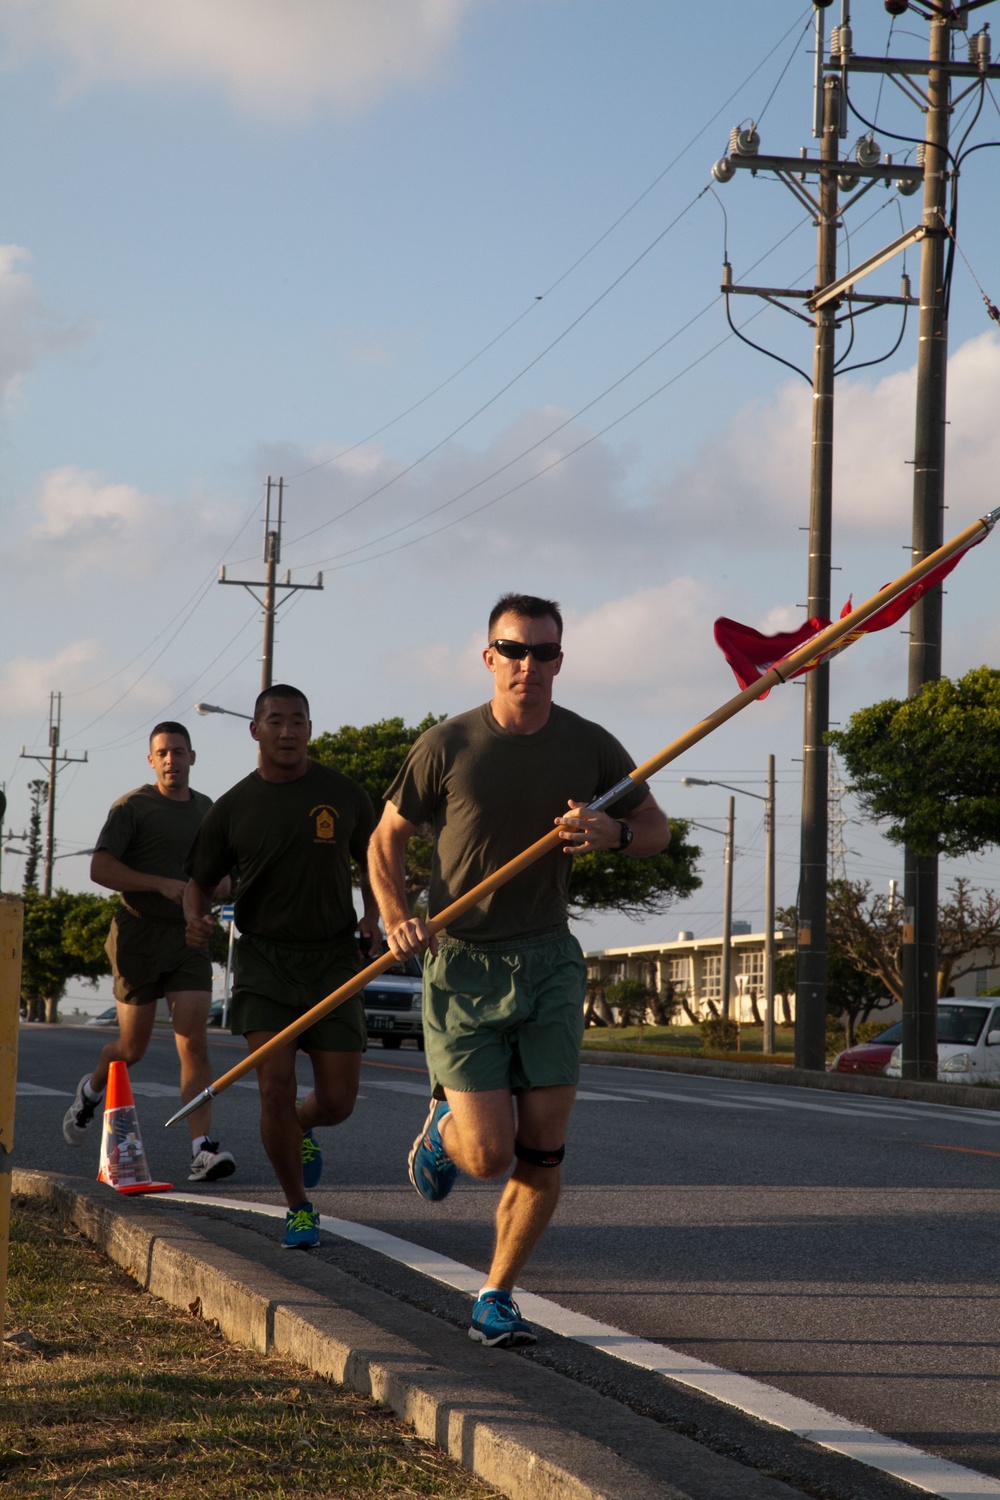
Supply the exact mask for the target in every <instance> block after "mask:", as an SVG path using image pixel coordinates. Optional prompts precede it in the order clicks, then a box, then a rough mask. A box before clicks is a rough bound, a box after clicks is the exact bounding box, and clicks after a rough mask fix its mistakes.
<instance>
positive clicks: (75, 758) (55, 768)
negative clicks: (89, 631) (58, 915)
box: [21, 693, 87, 896]
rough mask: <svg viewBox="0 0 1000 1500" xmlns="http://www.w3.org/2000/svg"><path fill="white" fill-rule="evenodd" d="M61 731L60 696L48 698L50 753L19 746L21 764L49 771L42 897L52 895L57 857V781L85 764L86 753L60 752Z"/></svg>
mask: <svg viewBox="0 0 1000 1500" xmlns="http://www.w3.org/2000/svg"><path fill="white" fill-rule="evenodd" d="M61 728H62V693H50V694H49V749H48V753H47V754H46V755H36V754H35V753H34V751H31V750H25V748H24V746H23V745H22V746H21V759H22V760H37V761H40V762H41V764H42V765H43V766H47V768H48V773H49V774H48V792H47V798H48V808H47V816H46V820H45V854H44V856H43V860H42V895H43V896H51V895H52V866H53V864H54V862H55V857H56V777H57V776H58V774H59V772H60V771H61V770H62V768H63V767H64V766H67V765H72V764H74V763H75V764H77V765H83V764H85V763H86V760H87V752H86V750H85V751H84V752H83V754H82V755H68V754H67V753H66V751H65V750H63V751H62V753H60V751H59V735H60V731H61Z"/></svg>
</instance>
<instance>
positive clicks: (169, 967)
mask: <svg viewBox="0 0 1000 1500" xmlns="http://www.w3.org/2000/svg"><path fill="white" fill-rule="evenodd" d="M179 909H180V908H178V910H179ZM104 951H105V952H106V953H107V955H108V958H109V959H110V960H111V973H112V975H113V976H114V996H115V999H116V1000H117V1001H118V1002H119V1003H120V1004H121V1005H155V1004H156V1002H157V1000H159V999H160V997H161V995H176V994H178V993H179V992H180V991H181V990H193V991H195V992H197V993H204V994H205V995H207V997H208V998H209V1000H210V999H211V996H212V960H211V959H210V958H209V956H208V953H207V951H206V950H203V949H199V948H189V947H188V945H187V943H186V942H185V941H184V923H183V922H158V921H155V920H154V919H152V918H149V917H137V916H135V915H134V914H133V913H132V912H130V911H126V910H119V911H118V912H116V914H115V917H114V920H113V921H112V923H111V931H110V932H109V933H108V940H107V942H106V943H105V945H104Z"/></svg>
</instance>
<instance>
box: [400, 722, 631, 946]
mask: <svg viewBox="0 0 1000 1500" xmlns="http://www.w3.org/2000/svg"><path fill="white" fill-rule="evenodd" d="M634 768H635V762H634V761H633V760H632V758H631V756H630V755H629V754H628V752H627V751H626V750H625V749H624V747H623V746H622V745H620V744H619V743H618V741H617V740H616V739H615V737H614V735H612V734H609V733H608V731H607V730H606V729H602V728H601V726H600V725H599V724H593V723H591V722H590V720H589V719H582V718H581V717H580V716H579V714H574V713H572V712H571V711H570V710H569V709H566V708H560V707H559V706H558V705H557V704H553V705H552V712H551V714H550V716H549V720H548V723H547V724H546V725H545V727H544V729H540V730H538V731H537V733H535V734H511V733H510V732H509V731H508V730H505V729H501V728H500V726H499V724H498V723H497V722H496V720H495V719H494V717H493V711H492V709H491V708H490V705H489V704H488V703H484V704H483V705H482V707H480V708H474V709H472V710H471V712H469V713H465V714H459V715H457V717H456V718H454V719H448V720H446V721H445V723H443V724H437V725H435V727H434V728H433V729H429V730H427V732H426V734H422V735H421V736H420V739H419V740H417V742H416V744H415V745H414V746H413V749H412V750H411V751H410V754H409V756H408V757H407V760H406V763H405V765H404V766H403V768H402V770H401V771H400V772H399V775H398V776H397V777H396V779H395V781H394V782H393V783H392V786H391V787H390V788H389V790H388V791H387V792H386V793H385V799H386V801H387V802H392V803H393V804H394V806H395V807H396V808H397V809H398V810H399V812H400V813H401V814H402V816H403V817H404V818H406V819H407V821H408V822H410V823H415V824H418V825H419V824H421V823H430V824H431V826H432V828H433V831H434V841H435V842H434V862H433V865H432V867H431V887H430V909H431V915H434V913H436V912H440V911H441V910H443V908H444V907H445V906H448V905H449V904H450V903H451V902H452V901H455V900H457V898H458V897H459V896H461V895H464V893H465V892H466V891H469V890H471V889H472V887H473V886H474V885H476V884H477V883H478V882H479V881H480V880H484V879H485V878H486V876H487V875H491V874H492V873H493V871H494V870H496V869H498V868H499V867H500V866H501V865H503V864H506V862H507V861H508V860H509V859H513V858H514V857H515V855H518V854H520V853H521V852H522V851H523V850H524V849H526V848H527V847H528V845H529V844H533V843H534V842H535V840H536V839H540V838H541V837H542V835H543V834H546V833H548V832H550V830H551V829H552V826H553V823H554V820H555V819H556V818H557V817H558V816H559V815H560V814H561V813H564V812H566V811H567V802H568V799H569V798H570V797H572V798H574V800H576V801H578V802H592V801H593V800H594V799H595V798H596V797H599V796H601V794H602V793H603V792H606V791H608V790H610V788H611V787H613V786H614V785H615V784H616V783H617V782H619V781H621V780H622V778H623V777H624V776H627V775H628V773H629V772H630V771H632V770H634ZM648 796H649V790H648V788H647V787H645V786H643V785H637V786H636V787H634V788H633V789H632V790H629V791H626V792H624V793H623V794H622V796H621V797H620V798H619V799H618V801H617V802H615V803H614V804H613V806H612V807H611V808H609V809H608V811H609V812H610V813H611V816H612V817H623V816H625V814H627V813H629V812H631V811H632V809H633V808H636V807H638V806H639V804H640V803H641V802H644V801H645V799H646V798H647V797H648ZM570 873H571V860H570V856H569V855H567V854H564V853H563V852H562V850H561V849H555V850H552V851H551V852H550V853H548V854H546V855H543V857H542V858H541V859H540V860H537V861H536V862H535V864H533V865H531V866H530V867H529V868H528V869H527V870H522V872H521V873H520V874H519V875H515V876H514V878H513V880H509V881H508V882H507V883H506V885H502V886H501V887H500V888H499V890H496V891H494V892H493V894H492V895H490V896H487V897H486V898H485V899H484V900H483V901H482V902H481V903H480V905H479V906H476V907H473V909H472V910H471V911H468V912H466V913H465V915H464V916H462V917H460V918H459V919H458V920H457V921H456V922H453V923H452V924H451V925H450V926H449V928H448V931H449V932H450V933H451V934H452V936H454V937H460V938H465V939H467V940H468V941H480V942H487V941H488V942H494V941H497V940H500V939H505V938H522V937H529V936H531V935H532V934H533V933H539V932H546V931H548V930H550V929H553V928H556V927H559V926H561V925H562V924H563V923H564V922H565V921H566V908H567V896H568V888H569V877H570Z"/></svg>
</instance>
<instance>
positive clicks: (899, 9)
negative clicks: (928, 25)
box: [885, 0, 910, 16]
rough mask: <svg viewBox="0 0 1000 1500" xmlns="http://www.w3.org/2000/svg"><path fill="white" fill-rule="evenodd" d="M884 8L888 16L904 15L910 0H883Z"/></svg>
mask: <svg viewBox="0 0 1000 1500" xmlns="http://www.w3.org/2000/svg"><path fill="white" fill-rule="evenodd" d="M885 8H886V10H887V11H888V12H889V14H890V16H905V15H906V12H907V11H908V10H909V8H910V0H885Z"/></svg>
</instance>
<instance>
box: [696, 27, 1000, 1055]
mask: <svg viewBox="0 0 1000 1500" xmlns="http://www.w3.org/2000/svg"><path fill="white" fill-rule="evenodd" d="M990 3H992V0H967V3H965V4H953V3H952V0H885V8H886V10H887V11H888V12H889V13H890V14H891V15H893V16H900V15H902V14H903V13H904V12H906V11H909V12H911V13H913V14H916V15H920V16H922V17H923V18H924V19H925V20H928V21H929V22H930V24H931V52H930V60H929V61H924V60H922V59H907V58H898V57H888V56H884V57H860V56H857V55H855V53H854V50H853V36H852V32H851V26H850V15H849V9H850V7H849V3H848V0H841V5H840V25H839V26H837V27H835V28H834V30H833V31H832V33H831V37H830V51H829V59H828V60H827V59H826V48H825V39H824V13H825V11H826V9H827V8H828V6H829V4H830V0H814V10H815V20H816V97H815V107H814V134H818V135H819V136H820V154H819V159H818V161H817V159H816V158H815V157H811V156H810V155H809V154H808V152H807V151H805V150H803V151H802V153H801V156H800V158H798V159H796V158H795V157H785V156H765V155H763V154H762V153H761V150H760V138H759V136H758V134H757V130H756V127H755V126H754V125H752V124H751V126H750V127H749V128H745V127H744V128H742V129H741V128H737V129H735V130H734V131H733V132H732V135H731V137H730V149H729V155H728V156H725V157H723V158H722V159H721V160H720V161H718V162H716V164H715V166H714V167H713V168H712V175H713V177H714V178H715V180H716V181H717V182H728V181H730V180H731V179H732V178H733V177H734V176H735V174H736V171H737V169H743V170H748V171H750V172H751V173H752V174H753V175H756V174H757V173H758V172H761V171H766V172H769V173H773V174H774V175H775V176H776V177H777V178H778V179H779V181H781V182H783V183H784V184H785V186H786V187H787V188H788V189H789V190H790V191H791V192H792V193H793V194H794V195H795V197H796V198H798V199H799V201H800V202H803V203H806V204H808V205H809V206H810V207H811V209H812V211H813V213H814V218H815V222H816V225H817V230H818V240H819V244H818V252H817V275H816V281H817V285H816V288H815V290H814V291H813V292H811V293H806V294H803V293H801V292H798V291H796V290H795V289H793V288H787V287H786V288H776V287H751V286H738V285H734V282H733V275H732V268H731V266H730V265H729V264H728V261H727V262H726V263H725V264H724V266H723V284H722V290H723V292H724V293H725V294H726V303H727V310H728V307H729V299H730V297H731V296H732V295H735V294H737V293H742V294H745V295H752V296H758V297H766V298H767V299H768V301H770V302H771V303H772V304H773V305H775V306H778V307H781V308H783V310H784V311H786V312H795V315H796V316H798V317H802V313H801V312H797V311H796V310H795V308H794V306H787V305H786V304H787V303H788V302H790V301H791V300H792V299H797V298H804V301H805V307H806V308H807V309H808V311H809V312H811V313H812V314H813V317H814V353H813V376H812V387H813V423H812V462H811V482H810V518H809V582H808V604H807V609H808V612H809V615H810V616H813V615H820V616H822V617H824V618H829V608H830V567H831V564H830V548H831V540H832V529H831V518H832V505H831V501H832V454H833V377H834V374H835V365H834V340H835V333H836V328H837V325H838V321H839V320H840V319H842V318H843V317H844V316H845V313H846V314H847V315H849V314H851V313H853V312H857V311H865V310H867V309H866V308H865V307H863V306H862V307H860V308H858V307H856V306H855V304H869V305H872V304H889V303H895V304H897V305H900V306H914V305H916V300H917V299H915V298H913V297H911V295H910V288H909V282H908V279H907V277H906V276H905V275H904V277H903V280H902V286H901V289H900V295H899V296H898V297H875V296H865V295H862V294H861V293H859V292H858V291H857V290H856V286H857V283H858V282H859V281H860V280H861V279H862V278H863V277H865V276H867V275H868V274H869V273H870V272H872V271H874V270H876V269H877V268H878V267H880V266H883V265H885V264H886V263H887V262H888V261H889V260H891V259H892V258H893V257H894V256H895V255H897V254H898V253H899V252H900V251H901V250H904V249H906V247H907V246H908V245H912V244H915V243H917V242H918V241H922V242H923V253H922V263H921V295H920V299H919V302H920V353H919V357H918V368H917V377H918V398H917V439H916V464H915V479H914V522H913V536H912V548H913V557H914V560H915V561H916V560H919V559H920V558H922V557H925V556H926V555H927V554H928V553H929V552H932V551H933V550H934V548H935V547H937V546H939V545H940V543H941V540H942V537H943V524H942V509H943V502H944V492H943V478H944V429H945V406H944V401H945V366H946V360H947V309H946V290H945V287H944V278H945V232H946V231H945V223H944V220H943V218H942V214H943V211H944V208H945V201H946V184H947V180H948V167H949V162H950V158H949V156H948V154H947V144H948V119H949V114H950V111H951V109H952V108H953V107H954V105H955V104H956V103H957V102H958V101H957V99H949V80H950V79H952V78H961V79H964V80H968V85H967V88H966V90H965V92H966V93H968V92H971V91H972V90H974V89H977V88H984V87H985V83H986V80H987V79H992V78H996V77H1000V67H997V66H996V65H993V64H991V63H990V50H989V33H988V31H987V29H986V28H985V27H984V28H983V30H982V31H981V32H979V33H978V34H977V35H975V36H973V37H970V38H969V56H968V61H962V62H957V61H955V62H952V61H951V60H950V41H951V37H952V35H953V34H954V33H955V31H956V30H965V29H966V28H967V25H968V19H969V13H970V12H971V11H973V10H978V9H980V8H981V7H982V6H984V5H986V4H990ZM853 73H879V74H882V75H888V76H889V77H891V78H892V79H893V81H894V82H896V83H897V84H898V85H899V87H900V89H901V91H902V92H903V94H904V95H905V96H906V97H907V98H909V99H910V100H911V101H912V102H914V103H916V104H917V105H919V106H920V108H921V109H922V110H923V111H924V112H925V114H926V115H927V127H926V143H925V145H924V147H923V151H922V152H920V153H918V157H917V164H916V165H909V164H896V163H894V162H893V160H892V157H891V156H886V157H884V158H883V155H882V149H881V147H880V146H879V144H878V142H877V141H876V140H875V139H874V134H873V132H872V131H871V130H870V131H869V133H868V134H867V135H863V136H861V137H860V139H859V140H858V141H857V143H856V146H855V148H854V152H853V159H851V158H850V157H845V158H844V159H843V160H839V161H838V136H843V135H846V133H847V132H846V124H845V123H844V122H845V121H846V117H847V110H846V108H845V106H846V104H847V100H848V89H849V83H848V80H849V76H850V75H851V74H853ZM925 79H926V84H924V80H925ZM959 97H964V94H963V95H960V96H959ZM914 134H915V135H916V134H924V130H923V128H921V129H920V131H915V132H914ZM925 166H926V174H925ZM814 177H818V180H819V181H818V188H817V190H816V191H815V192H814V191H813V190H812V189H811V188H810V187H808V186H807V183H808V182H809V180H810V179H811V178H814ZM879 181H881V182H883V183H884V184H885V185H886V186H888V185H889V183H890V181H891V182H893V183H894V184H895V187H896V191H897V192H898V193H899V194H900V196H901V197H904V198H905V197H908V196H910V194H912V193H915V192H916V191H918V189H919V187H920V185H921V183H923V184H924V212H923V218H922V222H921V223H920V224H918V225H916V226H914V227H913V228H911V229H909V230H907V231H905V232H904V233H903V234H901V235H900V236H899V237H898V238H897V239H896V240H894V241H893V242H892V243H891V244H889V245H887V246H885V248H884V249H883V250H881V251H879V252H877V253H876V254H875V255H872V256H870V257H869V258H868V259H867V260H865V261H863V262H862V263H861V264H860V265H858V266H855V267H854V268H853V269H852V270H851V271H849V272H848V273H847V274H846V275H842V276H839V277H838V276H837V274H836V232H837V230H838V228H839V227H840V224H841V221H842V220H843V216H844V214H845V212H846V211H847V210H848V209H849V208H851V207H852V205H853V204H855V203H856V202H857V201H858V199H859V198H861V197H862V195H863V194H865V193H867V192H868V191H869V190H870V189H871V188H872V187H873V186H874V185H875V183H876V182H879ZM861 183H864V186H860V184H861ZM838 188H839V190H840V193H841V194H842V195H843V196H842V197H841V198H840V201H839V203H838ZM733 326H734V328H735V325H733ZM735 331H738V330H735ZM803 373H804V372H803ZM807 378H808V377H807ZM940 670H941V595H940V589H935V590H934V591H933V592H932V593H931V594H928V595H925V596H924V599H923V600H921V601H920V603H919V604H918V606H917V609H916V611H915V612H914V614H913V616H912V623H911V645H910V683H909V690H910V693H911V694H912V693H914V692H917V691H919V689H920V688H921V687H922V686H923V685H924V683H926V682H930V681H933V680H935V679H936V678H937V677H938V676H939V675H940ZM805 699H806V702H805V715H804V733H803V778H802V835H801V866H800V880H799V902H798V912H799V921H798V943H797V954H796V1016H795V1061H796V1063H797V1064H798V1066H800V1067H808V1068H815V1069H821V1068H822V1067H823V1066H824V1054H825V1030H826V968H827V962H826V897H827V878H828V877H827V840H828V832H829V818H828V811H827V789H828V758H827V756H828V752H827V749H826V746H825V744H824V736H825V732H826V730H827V728H828V725H829V682H828V668H827V667H825V666H820V667H819V668H817V669H816V670H815V671H814V672H812V673H811V674H809V675H808V676H807V677H806V679H805ZM906 882H907V894H906V896H905V906H906V924H907V925H906V931H905V934H904V949H903V953H904V995H905V996H908V997H909V998H908V999H907V998H904V1022H903V1027H904V1031H903V1059H904V1061H903V1072H904V1075H905V1076H908V1077H926V1076H930V1077H933V1076H934V1073H935V1070H936V1058H937V1047H936V1040H935V1010H936V994H935V993H934V988H935V983H936V968H937V965H936V952H935V933H936V922H937V862H936V860H928V859H926V858H921V857H919V856H917V855H916V854H915V852H913V851H909V850H908V851H907V856H906ZM918 991H919V998H918ZM907 1017H909V1019H907Z"/></svg>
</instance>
